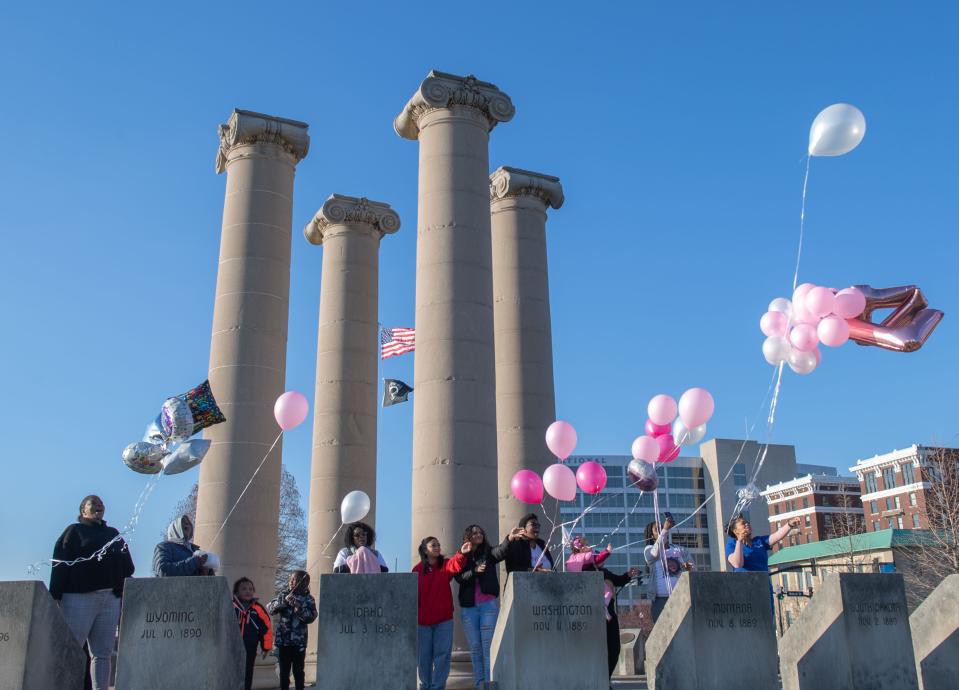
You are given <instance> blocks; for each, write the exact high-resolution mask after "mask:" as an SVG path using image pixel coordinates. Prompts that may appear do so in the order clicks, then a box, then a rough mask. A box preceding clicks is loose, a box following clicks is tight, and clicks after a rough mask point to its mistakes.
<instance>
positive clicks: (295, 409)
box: [273, 391, 310, 431]
mask: <svg viewBox="0 0 959 690" xmlns="http://www.w3.org/2000/svg"><path fill="white" fill-rule="evenodd" d="M309 411H310V403H308V402H307V401H306V398H305V397H304V396H303V394H302V393H297V392H296V391H287V392H286V393H284V394H283V395H281V396H280V397H279V398H277V399H276V404H275V405H273V416H274V417H276V423H277V424H279V425H280V428H281V429H283V431H289V430H290V429H292V428H293V427H297V426H299V425H300V424H302V423H303V420H304V419H306V415H307V413H308V412H309Z"/></svg>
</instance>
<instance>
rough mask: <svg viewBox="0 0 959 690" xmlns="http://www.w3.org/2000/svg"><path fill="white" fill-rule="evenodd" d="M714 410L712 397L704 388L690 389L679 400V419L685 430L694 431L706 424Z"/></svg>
mask: <svg viewBox="0 0 959 690" xmlns="http://www.w3.org/2000/svg"><path fill="white" fill-rule="evenodd" d="M715 409H716V407H715V403H714V402H713V396H711V395H710V394H709V391H708V390H706V389H705V388H690V389H689V390H688V391H686V392H685V393H683V397H681V398H680V399H679V418H680V419H681V420H683V424H685V425H686V428H687V429H694V428H696V427H697V426H699V425H700V424H705V423H706V422H708V421H709V420H710V419H711V418H712V416H713V410H715Z"/></svg>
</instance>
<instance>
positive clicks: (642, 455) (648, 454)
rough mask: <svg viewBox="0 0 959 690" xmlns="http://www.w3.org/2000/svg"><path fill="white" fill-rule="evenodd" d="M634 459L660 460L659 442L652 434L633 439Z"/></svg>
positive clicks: (645, 460)
mask: <svg viewBox="0 0 959 690" xmlns="http://www.w3.org/2000/svg"><path fill="white" fill-rule="evenodd" d="M633 459H634V460H643V461H644V462H650V463H652V462H656V461H657V460H659V444H658V443H656V439H655V438H653V437H652V436H637V437H636V440H635V441H633Z"/></svg>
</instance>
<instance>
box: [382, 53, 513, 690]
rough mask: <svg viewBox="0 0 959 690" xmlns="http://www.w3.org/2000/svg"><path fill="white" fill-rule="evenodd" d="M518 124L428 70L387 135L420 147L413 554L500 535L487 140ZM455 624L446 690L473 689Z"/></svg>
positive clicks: (474, 87)
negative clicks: (475, 536)
mask: <svg viewBox="0 0 959 690" xmlns="http://www.w3.org/2000/svg"><path fill="white" fill-rule="evenodd" d="M514 113H515V109H514V108H513V103H512V101H511V100H510V98H509V96H507V95H506V94H505V93H503V92H502V91H500V90H499V89H498V88H497V87H496V86H495V85H493V84H489V83H487V82H483V81H478V80H477V79H476V78H475V77H472V76H468V77H458V76H455V75H452V74H445V73H443V72H436V71H433V72H430V73H429V75H428V76H427V77H426V79H425V80H424V81H423V83H422V84H420V87H419V88H418V89H417V90H416V92H415V93H414V94H413V97H412V98H410V100H409V102H408V103H407V104H406V107H404V108H403V111H402V112H401V113H400V114H399V115H398V116H397V117H396V120H395V122H394V125H393V126H394V128H395V130H396V133H397V134H399V135H400V136H401V137H403V138H405V139H413V140H419V143H420V155H419V194H418V217H417V227H416V353H415V361H414V375H413V380H414V387H415V388H416V393H415V394H414V397H413V516H412V518H413V520H412V522H413V534H412V537H413V539H412V541H413V546H414V548H415V547H416V546H417V545H418V544H419V542H420V540H421V539H423V538H424V537H426V536H435V537H437V538H438V539H439V540H440V543H441V544H442V545H443V548H444V550H445V552H446V553H452V552H453V551H454V549H456V548H458V547H459V545H460V544H461V543H462V542H461V538H462V536H463V529H464V528H465V527H466V526H467V525H468V524H470V523H478V524H480V525H482V526H483V527H484V528H485V529H486V531H487V533H488V534H489V537H490V539H491V540H492V539H494V538H496V536H497V535H496V532H497V506H496V494H497V491H496V482H497V479H496V398H495V380H494V376H495V374H494V360H493V278H492V269H491V261H492V258H491V246H490V212H489V177H488V175H489V133H490V131H491V130H492V129H493V127H495V126H496V125H497V124H498V123H500V122H507V121H509V120H510V119H512V117H513V114H514ZM415 558H416V556H415V554H414V559H415ZM456 621H457V622H456V635H455V638H454V639H455V642H454V645H455V651H454V662H456V663H454V673H453V675H452V676H451V678H450V684H449V686H448V687H450V688H455V687H461V685H460V683H461V682H465V683H467V685H466V687H472V685H471V684H470V680H471V677H470V676H469V663H468V662H469V655H468V652H467V646H466V642H465V639H464V636H463V633H462V630H461V629H460V625H459V617H458V616H457V617H456ZM460 662H465V663H460Z"/></svg>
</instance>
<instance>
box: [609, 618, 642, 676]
mask: <svg viewBox="0 0 959 690" xmlns="http://www.w3.org/2000/svg"><path fill="white" fill-rule="evenodd" d="M645 658H646V641H645V640H644V639H643V631H642V630H640V629H639V628H625V629H622V630H620V631H619V663H618V664H616V670H615V671H613V675H614V676H637V675H639V674H640V673H641V671H642V668H643V661H644V659H645Z"/></svg>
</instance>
